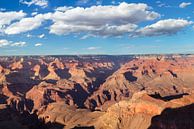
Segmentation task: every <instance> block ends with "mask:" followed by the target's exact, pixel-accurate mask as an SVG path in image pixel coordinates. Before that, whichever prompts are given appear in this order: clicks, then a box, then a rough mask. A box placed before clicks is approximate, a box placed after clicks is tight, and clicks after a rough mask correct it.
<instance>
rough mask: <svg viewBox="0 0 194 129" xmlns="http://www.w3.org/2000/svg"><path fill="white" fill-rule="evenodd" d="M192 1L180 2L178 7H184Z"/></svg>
mask: <svg viewBox="0 0 194 129" xmlns="http://www.w3.org/2000/svg"><path fill="white" fill-rule="evenodd" d="M191 4H192V3H191V2H182V3H181V4H180V5H179V7H180V8H186V7H187V6H189V5H191Z"/></svg>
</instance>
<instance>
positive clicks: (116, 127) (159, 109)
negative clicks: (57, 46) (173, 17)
mask: <svg viewBox="0 0 194 129" xmlns="http://www.w3.org/2000/svg"><path fill="white" fill-rule="evenodd" d="M193 78H194V57H193V56H192V55H189V56H188V55H184V56H182V55H170V56H169V55H168V56H158V55H151V56H85V57H84V56H79V57H78V56H68V57H67V56H57V57H55V56H46V57H0V128H2V129H13V127H14V129H63V128H64V129H71V128H72V129H76V128H78V129H79V128H83V129H87V128H88V129H90V128H91V129H94V128H95V129H147V128H149V129H191V128H194V122H193V121H194V118H193V116H194V110H193V109H194V107H193V103H194V92H193V91H194V90H193V89H194V85H193V84H194V79H193Z"/></svg>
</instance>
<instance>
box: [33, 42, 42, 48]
mask: <svg viewBox="0 0 194 129" xmlns="http://www.w3.org/2000/svg"><path fill="white" fill-rule="evenodd" d="M34 46H35V47H40V46H42V43H36V44H35V45H34Z"/></svg>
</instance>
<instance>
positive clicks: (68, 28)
mask: <svg viewBox="0 0 194 129" xmlns="http://www.w3.org/2000/svg"><path fill="white" fill-rule="evenodd" d="M60 10H61V9H60ZM64 10H65V12H61V11H56V12H54V13H53V14H52V16H51V19H52V21H53V22H54V24H53V25H51V27H50V33H53V34H57V35H67V34H70V33H89V34H94V35H105V36H111V35H113V36H114V35H123V34H125V33H128V32H131V31H133V30H134V29H135V28H136V27H137V25H136V24H137V23H140V22H143V21H149V20H154V19H156V18H158V17H159V16H160V15H159V14H158V13H156V12H154V11H151V10H150V8H149V6H148V5H146V4H143V3H139V4H135V3H132V4H128V3H125V2H123V3H120V4H119V5H117V6H114V5H110V6H91V7H89V8H82V7H76V8H69V9H67V8H65V9H64Z"/></svg>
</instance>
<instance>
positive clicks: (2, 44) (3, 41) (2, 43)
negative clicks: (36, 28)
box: [0, 39, 26, 47]
mask: <svg viewBox="0 0 194 129" xmlns="http://www.w3.org/2000/svg"><path fill="white" fill-rule="evenodd" d="M25 45H26V42H22V41H19V42H13V41H8V40H6V39H0V47H6V46H11V47H24V46H25Z"/></svg>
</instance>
